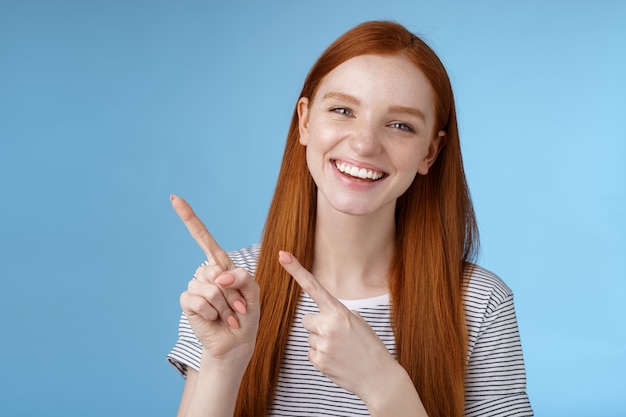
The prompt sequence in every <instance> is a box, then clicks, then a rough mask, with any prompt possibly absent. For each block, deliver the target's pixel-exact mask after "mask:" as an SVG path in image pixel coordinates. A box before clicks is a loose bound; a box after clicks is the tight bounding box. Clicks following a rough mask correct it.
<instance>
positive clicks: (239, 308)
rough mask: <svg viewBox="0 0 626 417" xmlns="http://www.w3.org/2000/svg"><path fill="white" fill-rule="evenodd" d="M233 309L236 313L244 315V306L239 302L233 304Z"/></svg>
mask: <svg viewBox="0 0 626 417" xmlns="http://www.w3.org/2000/svg"><path fill="white" fill-rule="evenodd" d="M233 308H234V309H235V310H237V312H238V313H241V314H246V311H247V310H246V305H245V304H244V303H243V301H241V300H237V301H235V302H234V303H233Z"/></svg>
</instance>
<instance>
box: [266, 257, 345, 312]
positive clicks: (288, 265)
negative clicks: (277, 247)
mask: <svg viewBox="0 0 626 417" xmlns="http://www.w3.org/2000/svg"><path fill="white" fill-rule="evenodd" d="M278 260H279V261H280V264H281V265H282V266H283V268H285V270H286V271H287V272H289V274H291V276H292V277H293V279H295V280H296V281H297V282H298V284H300V287H301V288H302V290H303V291H304V292H305V293H307V294H309V297H311V299H312V300H313V301H315V304H317V306H318V307H319V309H320V313H322V312H324V311H328V310H331V309H336V308H337V306H341V307H344V305H343V304H342V303H341V302H340V301H339V300H337V299H336V298H335V297H333V295H332V294H331V293H329V292H328V290H327V289H326V288H324V286H323V285H322V284H321V283H320V282H319V281H318V280H317V279H316V278H315V277H314V276H313V274H311V273H310V272H309V271H307V270H306V269H305V268H304V267H303V266H302V265H301V264H300V262H298V260H297V259H296V258H295V257H294V256H293V255H292V254H290V253H289V252H283V251H280V252H279V254H278Z"/></svg>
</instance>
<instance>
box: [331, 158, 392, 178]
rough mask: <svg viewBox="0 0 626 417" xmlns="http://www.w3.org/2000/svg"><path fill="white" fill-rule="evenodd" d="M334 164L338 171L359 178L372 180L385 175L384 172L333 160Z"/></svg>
mask: <svg viewBox="0 0 626 417" xmlns="http://www.w3.org/2000/svg"><path fill="white" fill-rule="evenodd" d="M334 163H335V166H336V167H337V169H338V170H339V172H341V173H343V174H345V175H349V176H351V177H353V178H359V179H363V180H372V181H378V180H379V179H381V178H382V177H384V176H385V173H384V172H379V171H373V170H371V169H366V168H359V167H356V166H353V165H348V164H346V163H343V162H340V161H337V160H335V161H334Z"/></svg>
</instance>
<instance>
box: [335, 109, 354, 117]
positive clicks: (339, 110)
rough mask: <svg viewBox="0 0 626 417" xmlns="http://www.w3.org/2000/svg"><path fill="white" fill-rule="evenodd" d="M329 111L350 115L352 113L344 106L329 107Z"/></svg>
mask: <svg viewBox="0 0 626 417" xmlns="http://www.w3.org/2000/svg"><path fill="white" fill-rule="evenodd" d="M330 111H332V112H335V113H339V114H343V115H345V116H350V115H351V114H352V113H351V112H350V110H348V109H346V108H345V107H333V108H332V109H330Z"/></svg>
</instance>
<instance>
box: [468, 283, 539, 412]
mask: <svg viewBox="0 0 626 417" xmlns="http://www.w3.org/2000/svg"><path fill="white" fill-rule="evenodd" d="M476 319H477V317H476V316H475V315H474V317H468V323H472V321H473V322H474V323H475V324H476V323H478V322H479V325H477V326H475V327H472V326H471V325H470V355H469V359H468V367H467V377H466V400H465V416H466V417H479V416H480V417H505V416H515V417H521V416H532V415H533V411H532V409H531V406H530V402H529V399H528V395H527V394H526V372H525V367H524V358H523V355H522V346H521V341H520V336H519V331H518V326H517V318H516V314H515V308H514V305H513V295H512V293H511V292H510V290H509V289H508V288H500V287H496V290H492V291H491V293H490V295H489V299H488V301H487V303H486V305H485V308H484V311H483V312H482V317H481V318H480V319H479V320H476ZM472 333H473V334H472Z"/></svg>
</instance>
